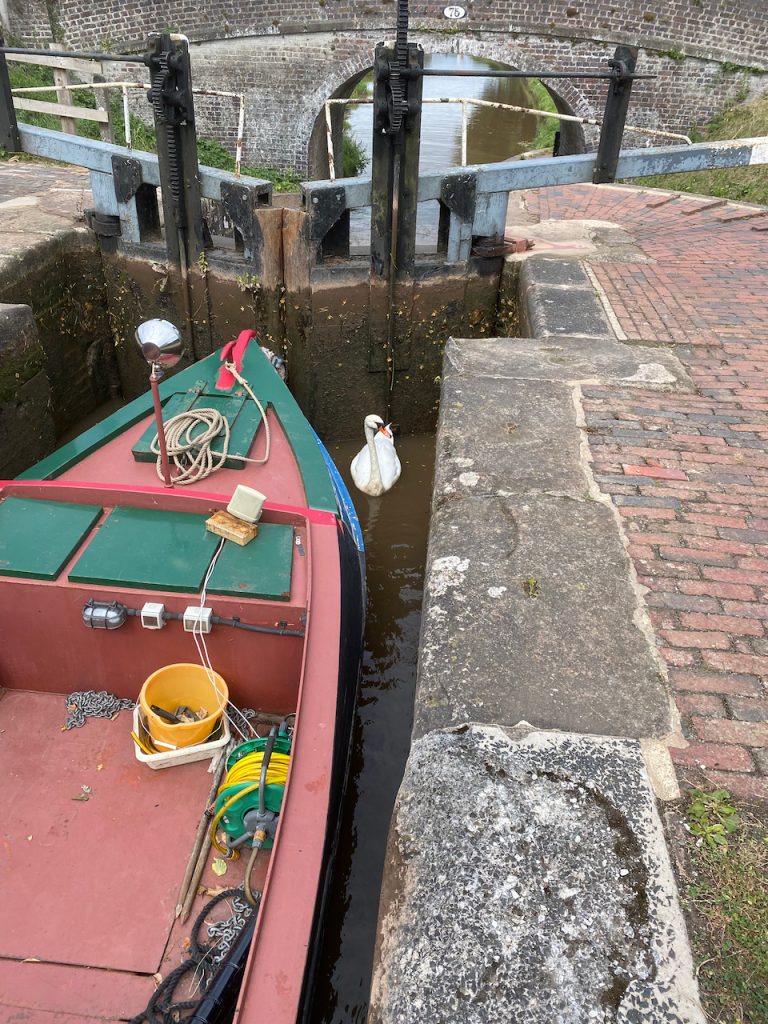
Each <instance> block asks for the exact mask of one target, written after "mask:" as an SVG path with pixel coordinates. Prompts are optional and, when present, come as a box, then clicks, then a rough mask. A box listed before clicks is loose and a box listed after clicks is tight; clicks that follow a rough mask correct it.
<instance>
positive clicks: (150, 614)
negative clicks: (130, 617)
mask: <svg viewBox="0 0 768 1024" xmlns="http://www.w3.org/2000/svg"><path fill="white" fill-rule="evenodd" d="M164 613H165V605H164V604H155V603H154V602H152V601H147V603H146V604H144V605H142V609H141V624H142V626H143V627H144V629H162V628H163V626H164V625H165V619H164V618H163V615H164Z"/></svg>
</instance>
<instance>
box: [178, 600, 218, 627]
mask: <svg viewBox="0 0 768 1024" xmlns="http://www.w3.org/2000/svg"><path fill="white" fill-rule="evenodd" d="M212 615H213V609H212V608H201V607H200V605H199V604H191V605H190V606H189V607H188V608H185V609H184V632H185V633H210V632H211V616H212Z"/></svg>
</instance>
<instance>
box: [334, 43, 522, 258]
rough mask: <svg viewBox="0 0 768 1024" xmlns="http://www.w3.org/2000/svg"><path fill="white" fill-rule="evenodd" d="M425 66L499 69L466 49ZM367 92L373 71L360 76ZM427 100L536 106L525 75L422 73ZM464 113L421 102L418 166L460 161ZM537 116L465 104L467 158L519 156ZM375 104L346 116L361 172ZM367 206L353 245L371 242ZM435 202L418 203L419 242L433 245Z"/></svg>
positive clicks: (438, 167) (355, 221)
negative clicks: (360, 159) (442, 75)
mask: <svg viewBox="0 0 768 1024" xmlns="http://www.w3.org/2000/svg"><path fill="white" fill-rule="evenodd" d="M424 66H425V67H428V68H445V69H447V70H454V69H455V70H463V71H471V70H475V69H482V68H501V67H503V66H504V65H502V64H498V63H496V62H495V61H490V60H483V59H481V58H479V57H473V56H471V55H469V54H455V53H430V54H427V55H426V57H425V60H424ZM362 84H363V85H364V86H365V89H366V92H367V96H368V98H370V97H371V96H372V94H373V81H372V78H371V76H370V75H369V76H367V77H366V78H365V79H363V83H362ZM423 96H424V98H425V99H427V98H431V99H479V100H486V101H488V102H490V103H508V104H510V105H512V106H518V107H536V106H538V104H537V103H536V101H535V99H534V96H533V93H532V92H531V87H530V85H529V83H528V80H527V79H524V78H425V79H424V91H423ZM461 121H462V113H461V104H459V103H445V104H442V103H440V104H437V103H425V104H424V106H423V109H422V115H421V153H420V157H419V171H420V172H421V173H427V172H429V171H444V170H446V169H447V168H449V167H457V166H459V165H460V164H461V135H462V127H461ZM540 121H541V118H539V117H537V116H536V115H534V114H525V113H520V112H518V111H513V110H497V109H494V108H493V107H475V106H471V105H468V106H467V163H470V164H473V163H494V162H496V161H499V160H508V159H510V158H511V157H514V156H519V154H520V153H524V152H525V151H526V150H529V149H532V148H533V146H534V140H535V138H536V132H537V130H538V127H539V122H540ZM372 124H373V108H372V106H371V105H370V104H368V105H360V106H351V107H350V108H349V113H348V114H347V117H346V133H347V134H348V135H349V136H350V137H351V138H352V139H354V140H355V142H357V144H358V145H359V146H360V148H361V149H362V150H363V152H364V153H365V155H366V157H367V158H368V161H369V163H368V166H367V167H366V168H365V170H364V171H362V172H361V173H364V174H369V173H370V159H371V149H372V144H371V138H372ZM370 216H371V214H370V207H366V208H365V209H363V210H357V211H354V212H353V214H352V218H351V231H352V234H351V240H352V244H353V245H354V246H367V245H369V244H370ZM437 218H438V210H437V203H430V204H429V206H428V207H427V206H426V204H424V205H423V206H421V207H419V212H418V219H417V243H418V244H419V245H426V244H430V243H432V244H434V242H435V241H436V237H437Z"/></svg>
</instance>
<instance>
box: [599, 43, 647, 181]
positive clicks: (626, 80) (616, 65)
mask: <svg viewBox="0 0 768 1024" xmlns="http://www.w3.org/2000/svg"><path fill="white" fill-rule="evenodd" d="M637 53H638V50H637V47H636V46H617V47H616V52H615V53H614V55H613V59H612V60H609V61H608V66H609V67H610V68H611V69H612V71H614V72H615V73H616V77H615V78H614V79H613V80H612V81H611V83H610V85H609V86H608V96H607V98H606V101H605V113H604V114H603V126H602V128H601V130H600V143H599V145H598V147H597V160H596V162H595V170H594V173H593V175H592V182H593V183H594V184H595V185H601V184H604V183H607V182H611V181H615V179H616V167H617V165H618V162H619V153H620V152H621V142H622V139H623V137H624V125H625V124H626V121H627V110H628V109H629V97H630V93H631V92H632V82H633V78H632V74H633V72H634V70H635V65H636V64H637Z"/></svg>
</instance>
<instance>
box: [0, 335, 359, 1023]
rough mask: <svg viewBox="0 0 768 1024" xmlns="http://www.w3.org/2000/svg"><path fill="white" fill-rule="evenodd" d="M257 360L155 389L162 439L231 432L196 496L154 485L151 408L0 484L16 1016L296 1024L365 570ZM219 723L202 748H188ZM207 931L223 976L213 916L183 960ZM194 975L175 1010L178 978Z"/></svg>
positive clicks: (324, 871) (322, 891)
mask: <svg viewBox="0 0 768 1024" xmlns="http://www.w3.org/2000/svg"><path fill="white" fill-rule="evenodd" d="M247 341H248V339H244V338H243V336H241V339H240V344H239V345H238V346H237V347H236V349H235V350H234V351H232V352H230V353H229V355H228V358H229V359H231V360H232V368H233V370H234V371H235V373H236V375H235V376H234V377H232V376H227V374H226V372H225V373H222V371H221V367H222V363H221V360H220V356H219V354H214V355H213V356H210V357H209V358H207V359H205V360H203V361H201V362H198V363H195V364H193V365H192V366H189V367H188V368H187V369H185V370H183V371H181V372H179V373H177V374H175V375H174V376H173V377H170V378H168V379H166V380H165V381H163V383H162V384H160V386H159V398H160V401H161V403H162V409H163V412H162V415H163V419H164V421H165V423H166V425H168V423H169V421H170V420H171V419H172V418H173V417H175V416H178V415H180V414H186V413H195V411H197V412H199V411H200V410H203V411H206V410H211V409H213V410H215V411H217V412H218V413H219V414H220V417H221V418H222V419H223V420H224V421H225V422H226V428H224V433H226V434H227V440H226V447H225V448H224V447H223V445H224V443H225V442H224V441H223V437H224V433H220V434H218V435H217V436H216V437H215V438H213V440H212V441H211V443H210V446H209V447H210V452H209V453H207V454H206V458H207V459H208V461H209V464H211V465H213V466H214V467H216V466H217V465H218V464H219V463H220V465H218V468H214V469H213V470H212V471H211V472H210V473H209V474H208V475H206V474H201V476H200V479H196V480H193V481H192V482H189V483H188V484H186V485H184V486H178V485H174V486H170V487H168V486H164V484H163V480H162V467H161V466H160V467H159V469H158V468H156V463H157V461H158V460H157V456H156V454H155V452H153V450H152V442H153V439H154V436H155V433H156V429H155V420H154V419H153V406H152V399H151V396H150V395H149V394H147V395H144V396H142V397H140V398H138V399H136V400H135V401H133V402H131V403H130V404H129V405H127V406H125V407H124V408H122V409H121V410H119V411H118V412H116V413H114V414H113V415H112V416H110V417H109V418H108V419H106V420H105V421H103V422H102V423H100V424H99V425H97V426H96V427H93V428H92V429H90V430H88V431H87V432H85V433H84V434H82V435H81V436H80V437H78V438H77V439H76V440H74V441H72V442H71V443H69V444H67V445H65V446H64V447H62V448H61V449H59V450H58V451H56V452H54V453H53V454H52V455H51V456H49V457H48V458H46V459H45V460H43V461H42V462H40V463H38V464H37V465H36V466H33V467H32V468H31V469H30V470H28V471H27V472H26V473H24V474H23V475H22V476H21V477H19V478H18V479H16V480H13V481H5V482H3V483H2V484H0V621H2V628H3V643H2V646H1V647H0V673H1V677H0V685H1V686H2V688H3V689H2V692H1V695H0V758H1V759H2V762H3V776H4V778H5V780H6V782H5V785H4V786H3V790H2V795H0V808H1V809H2V845H3V851H2V852H3V857H2V869H1V870H0V902H1V903H2V907H3V921H4V927H3V929H1V930H0V1006H2V1007H3V1008H4V1011H3V1019H6V1020H9V1019H11V1018H12V1019H17V1017H16V1016H14V1014H17V1015H18V1019H19V1020H24V1021H27V1022H29V1021H32V1022H35V1024H63V1022H67V1024H74V1022H75V1021H82V1020H86V1019H91V1018H96V1019H99V1020H104V1021H124V1020H130V1019H136V1020H148V1021H155V1020H162V1019H163V1016H162V1014H163V1013H166V1014H168V1013H170V1012H171V1011H169V1010H168V1008H167V1006H168V1004H169V1003H170V1002H172V1001H173V1000H174V999H187V1000H188V1002H187V1005H186V1007H185V1009H184V1011H183V1012H182V1014H181V1016H182V1019H185V1018H187V1017H190V1015H191V1019H194V1020H195V1021H200V1022H203V1021H205V1022H213V1021H216V1020H230V1019H233V1014H234V1019H235V1020H237V1021H239V1022H242V1024H251V1022H256V1021H263V1020H269V1021H270V1022H271V1024H294V1022H295V1021H297V1020H303V1019H305V1018H306V1014H307V1012H308V1007H309V1003H310V998H311V991H312V973H313V966H312V965H313V963H314V960H315V957H316V953H317V948H318V943H319V941H320V936H321V932H322V917H323V913H322V911H323V906H324V904H325V902H326V900H327V885H328V877H329V869H330V864H331V860H332V854H333V849H334V845H335V838H336V830H337V822H338V817H339V804H340V800H341V796H342V792H343V788H344V781H345V777H346V769H347V763H348V752H349V746H350V732H351V723H352V719H353V711H354V703H355V699H356V693H357V686H358V680H359V668H360V657H361V649H362V628H363V615H364V596H365V582H364V559H363V552H362V545H361V541H360V531H359V524H357V522H356V519H355V513H354V506H353V505H352V502H351V500H350V499H349V495H348V494H347V493H346V489H345V487H344V484H343V483H342V481H341V478H340V477H339V476H338V473H337V472H336V471H335V467H333V463H332V462H331V461H330V459H329V458H328V456H327V453H326V452H325V450H324V449H323V447H322V445H321V444H320V442H319V440H318V438H317V436H316V435H315V434H314V432H313V430H312V428H311V426H310V425H309V423H308V422H307V421H306V419H305V418H304V416H303V415H302V413H301V410H300V409H299V407H298V405H297V404H296V402H295V401H294V399H293V397H292V396H291V394H290V392H289V391H288V388H287V387H286V386H285V384H284V382H283V381H282V380H281V379H280V377H279V376H278V374H277V373H276V372H275V369H274V368H273V366H272V365H271V363H270V361H269V359H268V358H267V356H266V355H265V354H264V352H263V351H262V350H261V349H260V348H259V346H258V344H257V343H256V341H255V340H251V341H250V343H246V342H247ZM254 396H255V398H257V399H258V402H256V401H254ZM204 419H205V416H203V417H202V418H200V417H198V418H197V420H195V422H197V423H198V424H200V423H202V421H203V420H204ZM202 431H203V426H200V425H198V426H197V427H193V430H192V436H193V437H194V438H196V439H197V438H199V437H200V434H201V432H202ZM267 447H268V448H269V453H268V458H267V459H266V461H263V460H264V454H265V449H266V448H267ZM188 462H189V459H187V461H186V462H184V461H183V459H182V460H180V465H181V466H184V465H187V464H188ZM178 472H179V469H178V468H174V469H172V475H174V476H175V475H176V474H177V473H178ZM240 484H243V485H246V487H247V488H250V489H252V490H255V491H258V492H261V494H262V495H264V496H266V501H265V503H264V505H263V511H262V513H261V517H260V519H259V520H258V523H257V524H256V527H257V535H256V536H255V537H253V539H251V540H249V541H248V542H247V543H245V544H242V543H237V542H236V541H235V540H232V539H225V537H223V536H221V535H220V534H219V533H214V532H211V530H210V529H208V528H207V526H206V523H207V522H208V521H209V520H210V519H212V518H213V517H214V515H215V514H216V513H219V514H221V513H225V512H226V509H227V506H228V504H229V503H230V501H231V499H232V496H233V493H234V492H235V490H236V488H237V487H238V485H240ZM246 493H247V494H248V493H249V492H246ZM225 518H226V517H225ZM246 527H247V524H246ZM246 532H248V530H247V529H246ZM253 532H255V531H253V530H251V531H250V534H253ZM187 665H189V666H192V668H191V669H190V670H189V672H190V673H191V674H194V673H193V669H194V670H196V672H197V675H198V676H199V675H200V673H201V672H202V674H203V677H204V681H205V682H207V683H209V684H210V683H211V680H212V679H213V680H214V682H213V683H212V685H213V690H212V691H210V696H209V697H200V696H199V695H198V696H195V694H194V693H193V692H192V690H191V689H190V690H189V694H188V693H187V692H186V691H184V692H183V693H178V692H174V693H172V692H171V690H172V686H173V685H177V681H176V682H173V683H172V682H171V680H176V677H175V676H174V675H173V673H174V671H176V672H177V673H178V672H179V671H180V672H181V678H182V682H181V684H180V685H181V687H182V690H183V689H184V686H185V685H186V682H185V680H186V679H187V677H186V676H185V675H184V671H185V670H184V666H187ZM158 670H159V678H160V679H161V680H162V681H163V683H164V685H165V686H166V687H168V688H170V689H167V690H163V688H162V686H161V687H160V689H156V690H150V689H146V693H145V698H146V699H145V700H144V701H142V702H141V703H140V705H139V706H137V708H136V709H133V710H131V709H126V710H122V711H119V712H118V713H116V714H112V715H111V717H97V716H99V715H109V714H110V713H111V712H113V711H115V710H116V708H118V707H120V706H121V704H122V703H125V704H130V703H132V702H134V701H136V700H137V698H138V696H139V693H140V690H142V687H143V684H144V682H145V680H148V679H150V677H155V678H158V677H157V673H158ZM189 678H191V675H190V677H189ZM218 679H220V680H222V681H223V684H221V685H219V684H217V683H216V682H215V680H218ZM224 684H225V687H226V690H228V697H229V702H227V701H225V700H224V697H223V694H224V693H225V692H226V691H225V688H224ZM149 685H150V684H149V683H148V684H147V686H148V687H149ZM190 685H191V684H190ZM103 691H106V693H104V692H103ZM152 693H154V694H155V696H154V697H153V696H148V697H147V694H152ZM68 695H69V706H68V705H67V698H68ZM187 696H188V697H189V699H186V697H187ZM89 701H90V702H91V703H90V704H89V703H88V702H89ZM115 701H117V703H115ZM163 703H165V707H163V706H162V705H163ZM172 705H175V706H172ZM197 705H200V706H199V707H198V706H197ZM152 707H154V708H157V709H158V710H159V713H160V716H161V721H160V723H159V724H157V713H156V712H155V711H153V710H152ZM246 709H249V710H246ZM219 711H220V712H221V713H220V714H219V713H218V712H219ZM163 715H164V716H166V718H167V717H168V716H169V717H170V719H171V720H170V721H168V720H166V721H165V722H164V723H163ZM209 716H210V718H211V724H210V725H209V726H208V728H207V735H205V736H203V737H202V738H198V739H197V740H195V742H186V741H185V742H181V741H179V742H176V738H177V737H178V736H179V735H180V733H178V732H174V730H181V729H183V728H186V727H187V726H193V725H194V723H202V725H203V726H204V725H205V723H206V722H207V721H208V717H209ZM174 718H175V719H176V720H175V721H173V720H172V719H174ZM83 721H84V722H85V724H84V725H83V726H82V727H81V728H75V727H70V726H73V725H77V724H78V723H79V722H83ZM163 725H164V729H165V731H163ZM153 726H154V727H153ZM211 730H212V731H211ZM203 731H204V732H205V731H206V729H203ZM132 733H133V734H134V736H133V737H132V735H131V734H132ZM228 737H229V738H230V739H229V742H228ZM185 751H186V753H185ZM200 751H202V753H200ZM222 752H223V753H222ZM193 756H201V757H204V758H205V759H204V760H192V757H193ZM217 757H219V758H221V761H220V762H219V764H220V768H219V772H218V776H214V775H212V773H211V769H212V768H214V766H216V765H217V761H216V758H217ZM212 758H213V759H212ZM185 760H186V761H187V763H184V762H185ZM265 762H267V763H266V765H265ZM161 765H169V766H168V767H166V768H165V770H162V771H152V770H150V768H157V767H160V766H161ZM211 836H212V842H213V846H212V847H210V852H209V842H211ZM217 847H218V849H217ZM200 872H202V873H200ZM246 873H247V874H248V882H249V885H250V887H251V889H252V890H253V893H254V903H255V905H256V906H255V910H253V911H252V912H251V913H250V916H248V909H249V908H247V907H246V909H245V911H242V908H241V912H240V918H239V919H237V920H235V918H234V917H233V918H231V919H228V917H229V916H231V915H232V913H233V910H232V907H233V903H232V900H231V899H229V897H228V896H223V895H222V892H223V891H224V890H229V889H231V888H237V887H238V886H240V885H242V884H243V882H244V880H245V876H246ZM185 883H186V890H185ZM243 902H244V903H245V901H243ZM211 903H213V904H216V905H215V906H214V907H213V908H212V909H211V908H209V906H208V905H209V904H211ZM237 906H240V905H239V904H238V905H237ZM209 910H210V919H212V920H213V921H214V925H216V922H217V921H218V927H219V931H218V935H219V938H220V936H221V935H222V934H224V932H226V930H227V928H229V932H230V935H229V945H230V947H231V949H230V951H229V953H228V954H227V956H225V957H224V958H223V959H221V958H220V957H218V954H217V946H218V944H219V938H217V937H216V935H214V938H210V936H209V933H208V925H209V919H206V920H205V921H200V922H199V927H198V928H197V932H196V934H195V935H193V936H192V939H191V942H190V928H191V926H192V925H193V923H194V922H195V919H196V918H197V917H198V916H199V915H200V913H201V912H202V911H205V912H208V911H209ZM187 916H189V920H184V919H185V918H186V917H187ZM235 917H236V915H235ZM243 917H247V924H246V926H245V928H244V929H243V930H242V932H241V933H240V935H239V937H238V936H237V935H235V934H234V931H235V929H236V926H237V924H238V923H239V921H242V919H243ZM213 932H214V933H215V932H216V927H214V929H213ZM219 952H220V950H219ZM217 957H218V958H219V959H220V960H221V962H220V964H219V965H218V967H216V969H215V970H214V969H211V968H210V961H211V960H213V959H216V958H217ZM196 959H197V961H198V963H197V964H196V965H195V964H194V961H195V960H196ZM190 961H192V962H193V969H192V970H191V971H190V972H189V976H188V977H187V978H185V979H182V980H180V981H179V985H178V988H177V990H176V992H175V994H174V993H173V992H172V991H170V990H169V986H168V981H169V978H170V976H171V974H172V972H174V971H175V970H176V969H177V968H178V967H179V966H180V965H181V964H183V963H185V962H186V963H187V964H188V963H189V962H190ZM201 976H203V977H204V978H205V981H206V982H207V983H208V984H207V994H205V993H203V992H201V990H200V988H199V987H197V988H196V986H198V982H199V979H200V977H201ZM171 980H173V979H171ZM240 982H242V984H240ZM158 986H160V990H158ZM238 990H239V992H238ZM158 991H160V996H159V997H158V995H157V993H158ZM148 1006H149V1011H150V1012H147V1013H146V1014H145V1013H144V1008H145V1007H148ZM164 1007H165V1008H164ZM151 1014H155V1016H152V1015H151Z"/></svg>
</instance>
